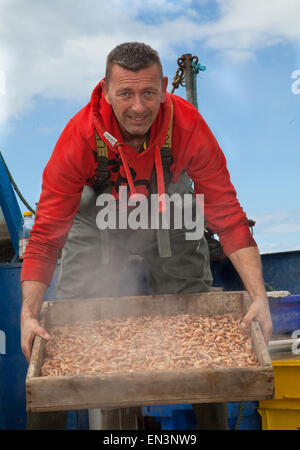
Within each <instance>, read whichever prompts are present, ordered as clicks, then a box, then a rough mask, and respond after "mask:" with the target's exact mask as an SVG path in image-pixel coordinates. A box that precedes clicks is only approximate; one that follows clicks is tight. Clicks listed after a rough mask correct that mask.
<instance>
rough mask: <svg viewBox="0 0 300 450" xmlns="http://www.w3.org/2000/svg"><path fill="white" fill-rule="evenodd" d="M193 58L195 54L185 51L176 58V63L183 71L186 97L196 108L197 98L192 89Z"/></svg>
mask: <svg viewBox="0 0 300 450" xmlns="http://www.w3.org/2000/svg"><path fill="white" fill-rule="evenodd" d="M196 58H197V57H196ZM194 59H195V56H192V55H191V53H186V54H184V55H182V56H181V58H179V59H178V65H179V66H180V67H182V69H183V72H184V83H185V89H186V98H187V100H188V101H189V102H190V103H192V105H194V106H195V107H196V108H197V98H196V93H195V89H194V75H193V65H192V63H193V60H194ZM197 60H198V58H197Z"/></svg>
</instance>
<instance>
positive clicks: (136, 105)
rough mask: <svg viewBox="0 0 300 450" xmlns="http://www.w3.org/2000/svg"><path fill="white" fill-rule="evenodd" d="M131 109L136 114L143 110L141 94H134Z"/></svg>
mask: <svg viewBox="0 0 300 450" xmlns="http://www.w3.org/2000/svg"><path fill="white" fill-rule="evenodd" d="M131 109H132V111H134V112H135V113H136V114H142V113H143V112H144V111H145V106H144V103H143V100H142V98H141V96H139V95H135V96H134V97H133V100H132V104H131Z"/></svg>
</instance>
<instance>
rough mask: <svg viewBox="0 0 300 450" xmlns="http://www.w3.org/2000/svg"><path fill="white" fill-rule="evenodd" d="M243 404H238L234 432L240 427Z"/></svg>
mask: <svg viewBox="0 0 300 450" xmlns="http://www.w3.org/2000/svg"><path fill="white" fill-rule="evenodd" d="M245 405H246V403H245V402H240V404H239V411H238V415H237V419H236V422H235V425H234V429H235V430H239V429H240V425H241V420H242V418H243V415H244V409H245Z"/></svg>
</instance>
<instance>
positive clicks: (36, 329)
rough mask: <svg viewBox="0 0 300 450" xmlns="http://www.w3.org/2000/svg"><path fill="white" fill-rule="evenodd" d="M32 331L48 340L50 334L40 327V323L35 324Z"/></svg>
mask: <svg viewBox="0 0 300 450" xmlns="http://www.w3.org/2000/svg"><path fill="white" fill-rule="evenodd" d="M34 333H35V334H37V335H39V336H40V337H41V338H43V339H46V341H49V339H50V337H51V336H50V334H49V333H48V332H47V330H45V328H43V327H41V326H40V325H36V326H35V327H34Z"/></svg>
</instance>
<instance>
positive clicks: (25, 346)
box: [21, 317, 50, 362]
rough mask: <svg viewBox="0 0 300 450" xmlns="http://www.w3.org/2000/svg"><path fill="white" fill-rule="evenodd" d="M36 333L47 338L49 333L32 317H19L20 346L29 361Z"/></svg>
mask: <svg viewBox="0 0 300 450" xmlns="http://www.w3.org/2000/svg"><path fill="white" fill-rule="evenodd" d="M36 335H39V336H40V337H41V338H43V339H46V340H49V339H50V335H49V334H48V332H47V331H46V330H45V328H43V327H41V326H40V324H39V322H38V321H37V320H36V319H34V318H33V317H25V318H23V317H21V348H22V352H23V353H24V356H25V358H26V359H27V361H28V362H29V360H30V355H31V350H32V345H33V340H34V337H35V336H36Z"/></svg>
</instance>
